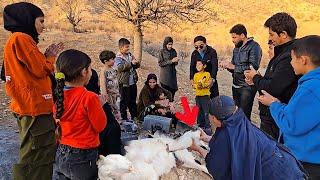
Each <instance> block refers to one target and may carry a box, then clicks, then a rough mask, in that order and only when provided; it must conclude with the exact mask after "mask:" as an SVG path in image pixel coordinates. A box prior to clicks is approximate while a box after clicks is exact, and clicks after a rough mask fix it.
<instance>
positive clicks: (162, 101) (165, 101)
mask: <svg viewBox="0 0 320 180" xmlns="http://www.w3.org/2000/svg"><path fill="white" fill-rule="evenodd" d="M171 102H172V96H171V93H170V92H169V91H167V90H166V89H164V88H162V87H161V86H159V85H158V84H157V76H156V75H155V74H149V75H148V77H147V81H146V82H145V85H144V87H143V88H142V90H141V92H140V95H139V100H138V115H139V116H138V117H139V119H140V120H143V118H144V116H145V115H147V114H154V115H160V116H166V117H170V118H172V117H174V115H173V112H172V111H173V105H172V103H171ZM152 107H153V108H152ZM148 111H149V112H148ZM174 120H175V119H174ZM174 122H175V121H174Z"/></svg>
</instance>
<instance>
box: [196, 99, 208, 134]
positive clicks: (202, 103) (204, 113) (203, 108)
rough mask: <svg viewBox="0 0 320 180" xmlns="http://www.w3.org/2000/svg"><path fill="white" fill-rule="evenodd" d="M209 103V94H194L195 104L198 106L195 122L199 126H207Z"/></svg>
mask: <svg viewBox="0 0 320 180" xmlns="http://www.w3.org/2000/svg"><path fill="white" fill-rule="evenodd" d="M209 103H210V97H209V96H196V104H197V106H198V107H199V113H198V117H197V122H198V124H199V127H201V128H209V127H210V122H209V119H208V118H209V117H208V115H209Z"/></svg>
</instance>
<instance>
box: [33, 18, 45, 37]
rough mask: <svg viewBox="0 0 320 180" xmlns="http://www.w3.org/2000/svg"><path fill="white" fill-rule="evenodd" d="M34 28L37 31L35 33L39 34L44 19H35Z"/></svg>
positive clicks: (42, 27) (41, 30)
mask: <svg viewBox="0 0 320 180" xmlns="http://www.w3.org/2000/svg"><path fill="white" fill-rule="evenodd" d="M34 26H35V28H36V30H37V33H38V34H41V33H42V32H43V30H44V17H37V18H36V20H35V22H34Z"/></svg>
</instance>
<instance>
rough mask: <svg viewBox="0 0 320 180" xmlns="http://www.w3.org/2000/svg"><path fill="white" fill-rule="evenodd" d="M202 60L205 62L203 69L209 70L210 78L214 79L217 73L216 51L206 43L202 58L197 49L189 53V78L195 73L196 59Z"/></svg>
mask: <svg viewBox="0 0 320 180" xmlns="http://www.w3.org/2000/svg"><path fill="white" fill-rule="evenodd" d="M199 59H201V60H204V61H205V62H206V66H207V67H206V68H205V71H206V72H209V73H210V75H211V78H214V79H216V78H217V73H218V56H217V51H216V50H215V49H213V48H212V47H211V46H208V45H207V49H206V51H205V54H204V57H203V58H202V57H201V55H200V53H199V52H198V51H197V50H194V51H193V52H192V54H191V63H190V76H189V78H190V80H192V79H193V76H194V74H195V73H197V68H196V64H197V60H199Z"/></svg>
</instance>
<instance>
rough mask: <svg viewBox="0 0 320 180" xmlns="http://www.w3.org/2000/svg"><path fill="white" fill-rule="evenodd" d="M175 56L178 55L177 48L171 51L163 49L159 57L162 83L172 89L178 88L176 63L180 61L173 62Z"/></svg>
mask: <svg viewBox="0 0 320 180" xmlns="http://www.w3.org/2000/svg"><path fill="white" fill-rule="evenodd" d="M174 57H177V52H176V50H175V49H171V51H168V50H166V49H161V51H160V53H159V58H158V64H159V66H160V83H161V84H164V85H166V86H168V87H170V88H171V89H174V90H178V84H177V71H176V65H177V64H178V63H173V62H172V61H171V60H172V59H173V58H174Z"/></svg>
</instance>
